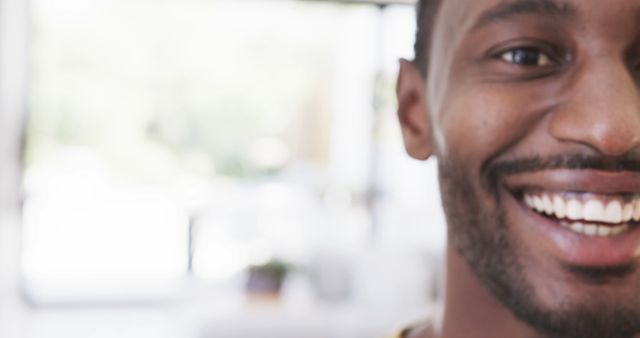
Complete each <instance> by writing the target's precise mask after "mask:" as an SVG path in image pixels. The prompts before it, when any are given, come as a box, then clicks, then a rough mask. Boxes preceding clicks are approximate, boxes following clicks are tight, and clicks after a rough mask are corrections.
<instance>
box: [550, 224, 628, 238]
mask: <svg viewBox="0 0 640 338" xmlns="http://www.w3.org/2000/svg"><path fill="white" fill-rule="evenodd" d="M563 226H564V227H566V228H568V229H571V231H573V232H577V233H579V234H582V235H587V236H590V237H595V236H598V237H612V236H617V235H619V234H621V233H623V232H625V231H627V230H629V225H627V224H625V225H618V226H615V227H612V226H607V225H595V224H582V223H580V222H575V223H571V224H566V223H564V224H563Z"/></svg>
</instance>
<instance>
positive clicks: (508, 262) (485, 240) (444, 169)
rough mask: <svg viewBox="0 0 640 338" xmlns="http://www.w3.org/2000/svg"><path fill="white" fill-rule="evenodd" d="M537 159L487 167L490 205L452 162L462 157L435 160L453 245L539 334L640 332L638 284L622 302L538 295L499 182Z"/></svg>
mask: <svg viewBox="0 0 640 338" xmlns="http://www.w3.org/2000/svg"><path fill="white" fill-rule="evenodd" d="M555 160H556V161H555V162H553V163H555V165H561V163H569V162H571V161H574V162H573V163H577V164H578V165H579V166H582V167H584V166H591V164H593V166H594V167H595V166H596V165H595V164H594V163H596V162H597V161H593V159H586V158H582V160H581V158H580V157H572V158H571V161H566V162H565V161H564V160H563V161H560V160H559V159H555ZM590 161H591V162H592V163H591V164H590ZM538 162H539V161H536V160H535V159H528V160H525V161H514V162H512V163H501V164H500V165H499V166H498V167H499V169H498V167H496V170H495V171H492V168H491V167H488V168H487V175H486V177H487V184H485V185H482V186H486V187H487V188H486V190H488V191H489V192H490V194H491V195H492V197H493V206H492V207H491V208H488V207H486V206H484V205H483V204H482V201H483V195H487V194H486V193H484V194H483V193H482V191H480V190H481V188H475V186H474V184H473V181H472V178H471V177H473V175H471V173H469V172H466V171H465V168H466V167H464V166H461V165H458V164H456V163H463V161H449V162H446V161H445V162H443V161H439V164H438V169H439V177H440V189H441V194H442V202H443V207H444V210H445V214H446V218H447V224H448V227H449V240H450V243H451V245H452V246H453V248H454V249H455V250H456V251H457V252H458V253H459V254H460V255H461V256H462V257H463V258H464V260H465V261H466V262H467V264H468V265H469V267H470V268H471V270H472V271H473V272H474V274H475V275H476V277H477V278H478V279H479V280H480V281H481V283H483V284H484V286H485V287H486V288H488V289H489V291H490V292H491V293H492V294H493V296H494V297H495V298H496V299H497V300H498V301H499V302H500V303H502V304H503V305H504V306H505V307H506V308H507V309H509V310H510V311H511V312H512V313H513V315H514V316H515V317H516V318H518V319H519V320H521V321H523V322H525V323H527V324H528V325H530V326H531V327H532V328H534V329H536V330H537V331H538V332H539V333H541V334H542V335H544V336H546V337H550V338H632V337H634V335H636V334H637V333H640V283H638V289H637V290H634V296H635V297H633V299H625V300H626V302H625V304H621V302H616V301H612V300H613V299H615V298H608V297H607V296H606V295H600V294H598V292H594V294H593V295H590V297H589V301H586V302H585V301H582V302H581V301H576V300H573V299H570V297H566V298H567V299H566V300H564V301H562V302H559V303H557V304H554V305H548V304H544V303H543V302H542V301H541V300H540V297H537V294H536V288H535V287H534V282H533V281H532V280H530V279H529V278H528V277H527V273H526V271H527V264H526V262H525V261H524V259H523V257H524V256H525V254H526V250H524V246H522V245H518V244H519V243H518V242H517V241H516V240H515V239H513V238H512V237H510V236H509V230H508V228H509V226H508V225H507V222H506V207H505V205H504V203H503V202H501V198H500V194H499V191H498V181H499V176H500V174H501V173H503V172H509V173H513V172H518V171H524V170H540V169H541V167H543V163H542V162H540V163H538ZM535 163H538V165H534V164H535ZM549 163H551V162H549ZM563 166H565V167H569V165H563ZM591 273H593V274H598V273H599V272H598V271H591ZM603 273H606V271H605V272H603ZM569 288H570V286H569Z"/></svg>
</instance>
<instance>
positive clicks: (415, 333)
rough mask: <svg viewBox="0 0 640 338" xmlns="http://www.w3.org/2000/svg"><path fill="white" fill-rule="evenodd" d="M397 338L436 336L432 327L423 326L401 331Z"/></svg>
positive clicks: (433, 337)
mask: <svg viewBox="0 0 640 338" xmlns="http://www.w3.org/2000/svg"><path fill="white" fill-rule="evenodd" d="M398 338H436V334H435V331H434V329H433V325H431V324H423V325H419V326H415V327H412V328H408V329H406V330H404V331H402V332H401V333H400V335H399V336H398Z"/></svg>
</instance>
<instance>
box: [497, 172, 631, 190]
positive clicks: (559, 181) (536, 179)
mask: <svg viewBox="0 0 640 338" xmlns="http://www.w3.org/2000/svg"><path fill="white" fill-rule="evenodd" d="M503 182H504V184H505V186H506V187H507V189H508V190H510V191H512V192H515V193H521V192H522V191H523V190H525V189H531V188H537V189H543V190H547V191H556V192H576V193H580V192H588V193H593V194H607V195H608V194H638V193H640V172H633V171H604V170H593V169H584V170H578V169H549V170H541V171H535V172H527V173H521V174H514V175H510V176H507V177H505V178H504V181H503Z"/></svg>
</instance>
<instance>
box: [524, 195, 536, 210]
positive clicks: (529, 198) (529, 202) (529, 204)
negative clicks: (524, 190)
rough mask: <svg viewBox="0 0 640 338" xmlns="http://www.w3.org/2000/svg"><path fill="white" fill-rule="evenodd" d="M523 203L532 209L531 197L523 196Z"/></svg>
mask: <svg viewBox="0 0 640 338" xmlns="http://www.w3.org/2000/svg"><path fill="white" fill-rule="evenodd" d="M524 203H525V204H526V205H527V206H528V207H529V208H533V207H534V205H533V197H531V196H530V195H524Z"/></svg>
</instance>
